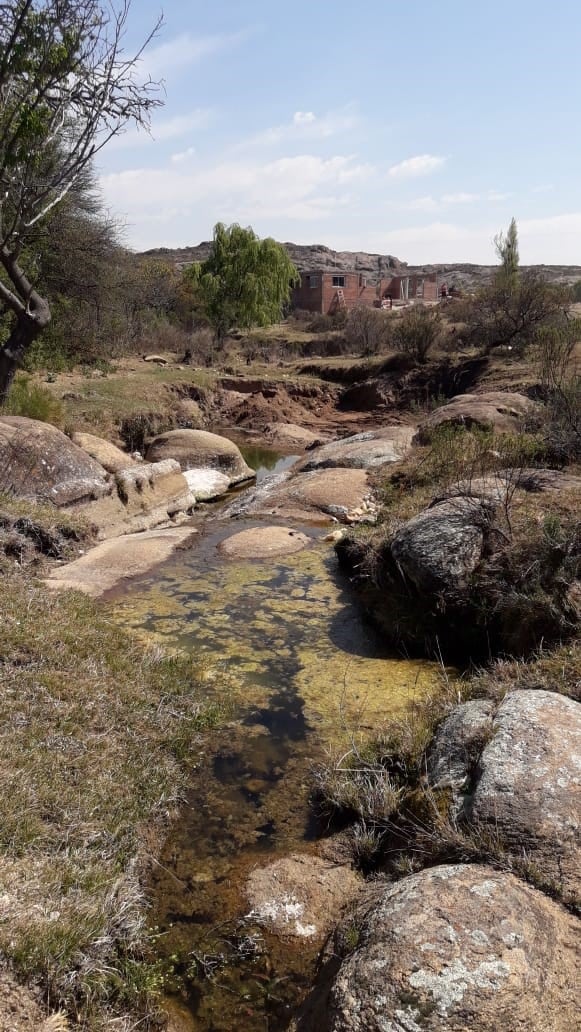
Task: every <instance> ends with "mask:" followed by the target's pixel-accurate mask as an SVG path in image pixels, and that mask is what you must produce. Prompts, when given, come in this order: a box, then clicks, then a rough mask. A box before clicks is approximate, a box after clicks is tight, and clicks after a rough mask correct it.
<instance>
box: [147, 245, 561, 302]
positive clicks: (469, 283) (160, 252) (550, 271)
mask: <svg viewBox="0 0 581 1032" xmlns="http://www.w3.org/2000/svg"><path fill="white" fill-rule="evenodd" d="M210 247H211V243H210V241H209V240H205V241H203V242H202V243H200V244H196V245H194V246H192V247H175V248H171V247H158V248H154V249H153V250H150V251H145V252H143V254H144V255H145V256H147V257H148V258H160V259H164V260H165V261H168V262H175V264H176V265H177V266H178V267H180V268H183V267H185V266H187V265H191V264H192V262H203V261H204V259H205V258H207V257H208V255H209V253H210ZM283 247H284V248H286V251H287V252H288V255H289V257H290V259H291V261H292V262H294V264H295V265H296V267H297V269H298V270H299V272H301V273H302V272H308V271H310V270H315V269H317V270H319V271H321V272H336V271H340V272H350V271H356V272H362V273H365V275H366V276H367V278H368V279H371V280H373V279H374V278H375V277H377V276H378V274H379V272H381V275H382V276H387V275H389V273H390V272H391V273H392V274H393V275H398V274H402V273H406V272H409V273H410V274H412V273H430V272H437V273H439V275H440V276H442V277H445V278H446V280H447V281H448V285H449V286H453V285H455V286H457V287H460V289H463V290H474V289H475V288H476V287H479V286H483V285H484V284H485V283H487V282H488V281H489V280H490V279H491V277H492V275H493V273H494V269H495V266H494V265H471V264H469V263H462V262H457V263H454V262H450V263H446V264H443V265H408V263H407V262H404V261H402V260H401V259H400V258H396V257H394V255H392V254H381V255H380V254H368V253H367V251H333V250H331V248H330V247H325V245H324V244H292V243H288V242H286V243H284V244H283ZM523 268H535V269H537V270H538V271H539V272H542V273H544V275H546V277H547V279H549V280H550V281H551V282H553V283H564V284H571V283H575V282H576V281H577V280H581V266H580V265H536V266H523Z"/></svg>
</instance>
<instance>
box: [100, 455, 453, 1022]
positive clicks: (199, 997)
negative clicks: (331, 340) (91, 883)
mask: <svg viewBox="0 0 581 1032" xmlns="http://www.w3.org/2000/svg"><path fill="white" fill-rule="evenodd" d="M243 451H244V457H245V459H246V461H247V462H248V463H249V464H250V465H252V466H253V468H255V469H256V471H257V479H258V480H261V479H262V478H263V477H264V476H266V475H268V474H269V473H273V472H280V471H281V470H283V469H286V468H288V467H289V465H291V464H292V461H294V459H295V458H296V456H284V457H281V456H279V455H277V454H276V453H273V452H266V451H265V450H264V449H259V448H252V449H250V448H248V449H243ZM219 517H220V505H216V506H208V507H206V514H205V517H203V521H202V522H201V523H200V519H199V517H198V515H197V514H196V519H195V522H196V525H197V526H198V527H199V529H200V531H201V532H200V536H199V538H197V539H196V540H195V543H194V546H193V548H191V549H190V550H187V551H181V552H178V553H176V554H175V555H174V556H172V557H171V558H170V559H169V560H168V561H167V562H165V563H164V564H163V565H161V566H158V567H157V568H156V569H155V570H154V571H152V572H151V573H149V574H147V575H145V576H143V577H140V578H138V579H136V580H134V581H133V582H132V583H131V584H130V585H129V586H128V587H127V588H126V589H125V590H124V591H123V593H119V592H118V593H117V594H116V595H114V596H113V597H112V598H111V599H110V600H109V602H108V606H109V609H110V611H111V613H112V614H113V618H114V619H115V620H116V621H117V622H118V623H120V624H122V625H124V626H125V627H127V628H130V629H132V630H133V631H135V632H137V633H138V634H142V635H144V634H145V635H147V636H148V637H149V638H151V637H153V638H154V639H156V640H158V641H160V642H163V643H164V644H166V645H167V646H169V647H170V648H176V647H178V648H180V649H185V650H188V651H190V652H193V653H195V654H196V656H197V657H199V658H200V660H201V661H207V662H208V664H209V666H211V667H213V668H215V667H216V666H217V667H218V668H219V670H223V671H224V672H225V673H226V674H227V675H228V683H229V684H231V685H233V687H232V689H231V698H230V699H229V703H230V707H231V709H230V712H229V716H228V721H227V724H226V726H225V727H223V728H222V729H220V730H218V731H215V732H208V733H204V734H203V735H202V736H201V745H200V756H199V761H198V763H197V765H196V767H195V769H193V770H192V772H191V781H190V786H189V790H188V793H187V797H186V799H185V800H184V802H183V806H182V808H181V811H180V814H179V818H178V819H177V820H176V821H175V823H174V825H173V827H172V828H171V830H170V833H169V835H168V837H167V840H166V842H165V845H164V847H163V850H162V852H161V854H160V855H159V856H158V858H157V862H156V863H155V865H154V870H153V874H152V880H151V885H150V891H151V895H152V899H153V911H152V924H153V925H155V926H156V928H157V929H158V933H157V934H158V939H157V949H158V952H159V955H160V957H162V958H164V959H166V960H170V958H171V959H172V963H174V964H175V968H176V973H177V974H178V975H179V976H180V979H181V980H182V985H185V986H186V988H185V989H183V988H182V989H181V990H180V992H179V993H177V992H176V995H175V998H173V1000H170V1001H169V1004H168V1006H169V1009H170V1011H171V1013H172V1018H173V1020H174V1022H175V1027H176V1029H177V1028H179V1029H180V1030H181V1029H183V1030H184V1032H187V1030H196V1032H233V1030H236V1032H259V1030H260V1032H263V1030H269V1032H279V1030H282V1029H284V1028H285V1027H286V1026H287V1023H288V1020H289V1016H290V1014H291V1012H292V1009H293V1007H294V1006H296V1004H297V1002H298V1001H299V1000H300V999H301V997H302V995H304V992H305V990H306V988H307V987H308V986H309V984H310V982H311V981H312V978H313V974H314V970H315V964H316V959H317V953H318V950H319V948H320V942H319V943H313V944H312V943H310V942H308V941H307V940H297V939H294V940H293V939H289V940H288V941H282V940H281V939H279V938H277V937H275V936H274V935H271V934H269V933H268V932H267V931H264V929H262V928H258V927H256V926H255V925H254V924H253V922H252V919H251V918H250V919H249V918H248V917H247V915H248V910H249V906H248V903H247V901H246V899H245V896H244V886H245V882H246V880H247V878H248V875H249V873H250V872H251V871H252V870H253V869H254V868H255V867H257V866H263V865H266V864H268V863H270V862H272V861H273V860H275V859H278V858H281V857H285V856H288V855H289V854H291V853H303V854H304V853H309V852H310V853H313V852H316V851H317V850H318V849H319V847H320V838H321V835H322V834H324V832H325V829H321V828H318V827H317V825H316V822H315V820H314V818H313V814H312V809H311V807H310V805H309V773H310V768H311V766H312V764H313V761H316V760H317V758H320V757H323V756H324V755H325V751H327V750H333V751H336V750H341V749H342V751H343V752H344V751H345V748H348V745H349V742H350V741H351V740H352V738H353V736H355V737H357V738H359V737H361V736H363V737H364V736H365V734H366V733H369V732H370V731H371V730H372V729H373V728H374V727H376V726H377V725H378V724H379V723H381V720H382V719H385V718H386V717H392V716H394V715H397V714H402V713H404V712H405V710H406V707H407V706H408V705H409V703H410V702H411V701H412V700H414V699H417V698H418V696H419V695H421V694H423V693H426V692H428V691H430V689H432V688H433V686H434V684H435V683H436V682H437V678H438V671H437V669H436V667H435V666H434V665H433V664H430V663H427V662H425V661H424V662H419V661H411V660H406V659H402V658H401V657H397V656H394V655H393V653H389V652H388V651H387V650H386V649H385V646H383V645H382V642H381V640H380V639H379V637H378V636H377V635H376V633H375V632H374V630H373V629H372V628H371V627H370V626H368V625H367V624H366V623H365V621H364V620H363V618H362V615H361V612H360V609H359V607H358V606H357V604H356V603H354V602H353V601H352V599H351V592H350V590H349V585H348V583H347V582H346V580H345V578H344V577H343V576H342V575H341V574H340V573H339V571H338V570H337V563H336V559H335V556H334V552H333V549H332V546H331V545H330V543H329V542H328V541H324V540H323V538H324V536H325V535H326V534H327V533H328V530H329V527H328V526H325V527H321V526H320V525H317V524H309V525H305V524H300V525H299V524H297V525H296V528H295V529H297V530H300V531H302V532H303V533H305V534H307V535H308V536H309V537H310V538H311V539H312V541H311V545H310V546H309V547H308V548H306V549H304V550H303V551H302V552H298V553H295V554H293V555H290V556H284V557H279V558H275V559H270V560H268V561H262V560H261V561H257V560H253V561H240V560H232V559H226V558H223V557H222V556H221V554H220V552H219V550H218V547H217V546H218V545H219V543H220V541H222V540H223V539H224V538H226V537H229V536H230V535H231V534H233V533H237V532H239V531H241V530H244V529H246V528H248V527H255V526H260V525H261V521H259V520H247V519H242V520H224V519H222V520H221V519H220V518H219ZM270 522H271V523H272V522H274V521H272V520H271V521H270ZM262 525H264V522H263V523H262ZM220 691H223V688H222V689H221V688H220V678H219V677H218V678H217V680H216V682H214V681H213V680H212V679H209V681H208V695H209V696H212V694H213V693H218V696H219V693H220ZM245 918H246V920H244V919H245Z"/></svg>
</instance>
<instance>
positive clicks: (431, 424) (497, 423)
mask: <svg viewBox="0 0 581 1032" xmlns="http://www.w3.org/2000/svg"><path fill="white" fill-rule="evenodd" d="M540 412H542V408H541V406H540V405H538V404H537V403H536V402H534V401H531V399H530V398H527V397H525V395H524V394H516V393H509V392H506V393H504V392H503V391H485V392H484V393H482V394H458V395H456V397H455V398H452V400H451V401H449V402H448V404H447V405H442V406H441V408H437V409H435V410H434V411H433V412H431V413H430V415H429V416H427V417H426V418H425V419H424V420H423V421H422V423H420V427H419V432H418V438H419V441H420V442H421V443H428V442H429V440H430V438H431V435H432V433H433V432H434V430H436V429H437V428H438V427H440V426H444V425H448V426H459V427H465V428H466V429H467V430H469V429H470V428H471V427H477V428H479V429H482V430H494V431H496V433H511V434H512V433H517V432H518V431H519V430H522V429H523V426H524V425H525V423H526V421H527V419H530V418H531V417H533V416H535V415H537V416H538V415H539V414H540Z"/></svg>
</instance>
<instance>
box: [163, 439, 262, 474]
mask: <svg viewBox="0 0 581 1032" xmlns="http://www.w3.org/2000/svg"><path fill="white" fill-rule="evenodd" d="M145 457H146V459H147V461H148V462H159V461H160V460H162V459H175V460H176V461H177V462H179V464H180V466H181V468H182V469H183V470H188V469H215V470H218V471H219V472H221V473H225V474H226V475H227V476H228V477H229V479H230V483H231V484H241V483H243V482H244V481H245V480H252V478H253V477H254V471H253V470H252V469H250V467H249V466H247V465H246V463H245V461H244V459H243V458H242V455H241V452H240V449H239V448H238V446H237V445H236V444H234V443H233V442H232V441H229V440H228V439H227V438H226V437H220V436H219V435H218V434H211V433H209V432H208V431H207V430H170V431H168V433H165V434H160V435H159V436H158V437H155V438H154V439H153V441H151V442H150V444H149V446H148V448H147V453H146V456H145Z"/></svg>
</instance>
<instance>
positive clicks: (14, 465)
mask: <svg viewBox="0 0 581 1032" xmlns="http://www.w3.org/2000/svg"><path fill="white" fill-rule="evenodd" d="M0 486H1V489H2V490H3V491H7V492H8V493H13V494H15V495H16V497H18V498H26V499H30V500H31V501H36V502H51V503H52V504H53V505H57V506H68V505H74V504H79V503H81V502H88V501H91V500H92V499H95V498H100V497H102V496H103V495H105V494H107V493H109V491H110V489H111V488H110V484H109V482H108V478H107V473H106V471H105V469H104V468H103V466H102V465H101V464H100V463H99V462H96V461H95V459H93V458H91V456H90V455H88V454H87V452H86V451H83V449H82V448H79V447H78V445H76V444H74V443H73V442H72V441H71V440H70V438H68V437H67V436H66V434H63V433H62V431H60V430H57V428H56V427H54V426H51V424H50V423H41V422H39V421H38V420H36V419H27V418H25V417H24V416H0Z"/></svg>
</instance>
